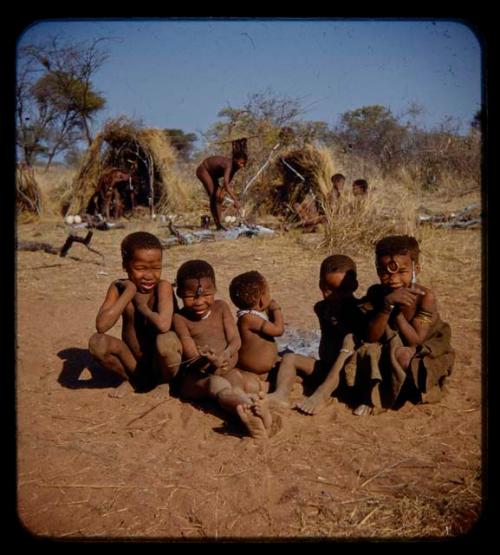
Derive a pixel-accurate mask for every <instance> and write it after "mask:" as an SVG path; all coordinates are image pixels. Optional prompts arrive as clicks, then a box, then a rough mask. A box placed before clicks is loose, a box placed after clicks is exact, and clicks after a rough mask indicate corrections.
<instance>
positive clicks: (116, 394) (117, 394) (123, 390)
mask: <svg viewBox="0 0 500 555" xmlns="http://www.w3.org/2000/svg"><path fill="white" fill-rule="evenodd" d="M133 390H134V388H133V387H132V385H131V383H130V382H129V381H128V380H125V381H123V382H122V383H121V384H120V385H119V386H118V387H117V388H116V389H113V391H110V392H109V393H108V397H112V398H113V399H121V398H122V397H125V395H128V394H129V393H131V392H132V391H133Z"/></svg>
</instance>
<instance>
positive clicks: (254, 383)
mask: <svg viewBox="0 0 500 555" xmlns="http://www.w3.org/2000/svg"><path fill="white" fill-rule="evenodd" d="M239 372H240V375H241V380H242V389H243V391H245V392H246V393H257V394H258V393H267V390H268V389H269V382H265V381H264V380H261V379H260V378H259V376H258V375H257V374H254V373H253V372H247V371H246V370H239Z"/></svg>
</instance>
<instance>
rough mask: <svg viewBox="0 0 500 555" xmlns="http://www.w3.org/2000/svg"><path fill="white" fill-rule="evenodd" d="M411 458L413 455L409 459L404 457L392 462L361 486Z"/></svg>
mask: <svg viewBox="0 0 500 555" xmlns="http://www.w3.org/2000/svg"><path fill="white" fill-rule="evenodd" d="M410 460H411V457H409V458H407V459H403V460H401V461H397V462H395V463H392V464H390V465H388V466H385V467H384V468H382V469H381V470H379V471H378V472H377V473H376V474H374V475H373V476H372V477H371V478H368V480H365V481H364V482H363V483H362V484H361V485H360V486H359V487H360V488H362V487H364V486H366V484H369V483H370V482H371V481H372V480H375V478H378V477H379V476H380V475H382V474H384V472H386V471H387V470H391V469H392V468H395V467H396V466H398V465H399V464H402V463H404V462H407V461H410Z"/></svg>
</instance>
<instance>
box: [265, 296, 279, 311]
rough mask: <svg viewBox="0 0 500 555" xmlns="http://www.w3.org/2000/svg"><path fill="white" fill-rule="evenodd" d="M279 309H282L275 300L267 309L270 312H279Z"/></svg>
mask: <svg viewBox="0 0 500 555" xmlns="http://www.w3.org/2000/svg"><path fill="white" fill-rule="evenodd" d="M279 308H280V305H279V304H278V303H277V302H276V301H275V300H274V299H273V300H272V301H271V302H270V303H269V306H268V307H267V310H270V311H271V312H273V311H274V310H278V309H279Z"/></svg>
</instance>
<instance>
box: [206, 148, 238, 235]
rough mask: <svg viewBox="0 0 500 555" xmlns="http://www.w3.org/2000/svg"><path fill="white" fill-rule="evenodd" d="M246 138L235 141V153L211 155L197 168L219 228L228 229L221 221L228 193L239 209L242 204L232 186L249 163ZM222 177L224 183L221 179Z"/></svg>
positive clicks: (216, 225)
mask: <svg viewBox="0 0 500 555" xmlns="http://www.w3.org/2000/svg"><path fill="white" fill-rule="evenodd" d="M247 160H248V156H247V153H246V139H238V140H236V141H233V155H232V157H231V158H228V157H226V156H209V157H208V158H205V159H204V160H203V161H202V162H201V164H200V165H199V166H198V167H197V168H196V177H197V178H198V179H199V180H200V181H201V182H202V184H203V187H205V191H206V192H207V195H208V197H209V199H210V212H211V213H212V217H213V219H214V222H215V227H216V228H217V229H226V228H225V227H224V226H223V225H222V223H221V212H222V202H223V200H224V196H225V194H226V193H227V194H228V195H229V196H230V197H231V199H232V200H233V202H234V206H235V208H236V209H237V210H239V209H240V204H239V201H238V198H237V197H236V194H235V192H234V191H233V189H232V187H231V181H232V180H233V177H234V175H235V173H236V172H237V171H238V170H240V169H242V168H244V167H245V166H246V164H247ZM220 178H222V185H221V184H220V183H219V179H220Z"/></svg>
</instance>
